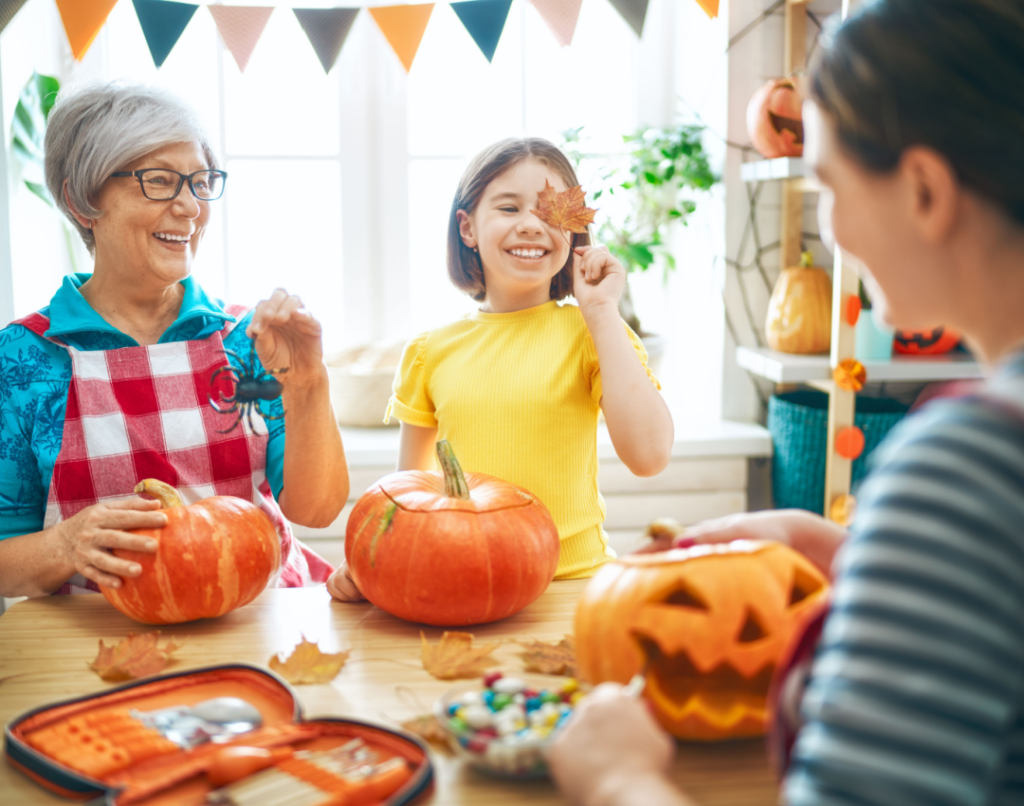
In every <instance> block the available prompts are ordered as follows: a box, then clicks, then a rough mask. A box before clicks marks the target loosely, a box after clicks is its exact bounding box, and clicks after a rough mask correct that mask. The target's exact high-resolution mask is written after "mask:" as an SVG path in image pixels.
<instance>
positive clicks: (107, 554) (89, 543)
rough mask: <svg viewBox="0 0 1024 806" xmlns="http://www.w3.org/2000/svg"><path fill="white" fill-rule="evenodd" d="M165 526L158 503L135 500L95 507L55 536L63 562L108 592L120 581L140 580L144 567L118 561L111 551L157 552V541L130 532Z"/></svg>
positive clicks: (55, 530) (68, 522)
mask: <svg viewBox="0 0 1024 806" xmlns="http://www.w3.org/2000/svg"><path fill="white" fill-rule="evenodd" d="M166 525H167V516H166V515H165V514H164V513H163V512H160V502H159V501H149V500H146V499H143V498H132V499H129V500H125V501H111V502H109V503H102V504H93V505H92V506H91V507H86V508H85V509H83V510H82V511H81V512H79V513H78V514H76V515H73V516H72V517H70V518H68V519H67V520H66V521H61V522H60V523H58V524H57V525H56V526H54V527H53V528H52V532H53V537H54V539H55V540H56V543H57V550H58V552H59V553H60V555H61V556H60V559H63V560H64V561H65V563H66V564H68V565H70V566H72V567H73V568H74V570H75V571H77V572H78V573H80V574H81V575H82V576H84V577H85V578H86V579H91V580H92V581H93V582H95V583H97V584H99V585H106V586H107V587H108V588H119V587H121V577H137V576H138V575H139V574H140V573H141V572H142V567H141V566H140V565H139V564H138V563H134V562H131V561H130V560H122V559H119V558H118V557H115V556H114V555H113V554H112V553H111V550H112V549H127V550H130V551H144V552H154V551H156V548H157V541H156V540H154V539H153V538H152V537H147V536H145V535H137V534H130V533H129V532H128V530H129V529H160V528H162V527H164V526H166ZM72 573H74V572H72ZM67 576H68V577H70V576H71V573H69V574H67Z"/></svg>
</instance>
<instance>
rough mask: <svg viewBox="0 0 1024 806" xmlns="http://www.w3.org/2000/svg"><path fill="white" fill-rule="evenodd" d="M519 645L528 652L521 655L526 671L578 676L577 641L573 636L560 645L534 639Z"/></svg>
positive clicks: (563, 640)
mask: <svg viewBox="0 0 1024 806" xmlns="http://www.w3.org/2000/svg"><path fill="white" fill-rule="evenodd" d="M519 645H520V646H522V647H523V648H524V649H525V650H526V651H525V652H520V653H519V657H521V658H522V659H523V668H524V669H525V670H526V671H528V672H537V673H539V674H562V675H566V676H567V677H575V676H576V639H575V638H574V637H573V636H571V635H567V636H565V638H563V639H562V640H561V641H559V642H558V643H551V644H549V643H546V642H544V641H538V640H536V639H534V640H532V641H530V642H529V643H527V642H525V641H520V642H519Z"/></svg>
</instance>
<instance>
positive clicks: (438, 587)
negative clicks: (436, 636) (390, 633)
mask: <svg viewBox="0 0 1024 806" xmlns="http://www.w3.org/2000/svg"><path fill="white" fill-rule="evenodd" d="M437 455H438V459H439V462H440V466H441V468H442V471H441V472H437V471H429V472H428V471H421V470H409V471H405V472H400V473H392V474H390V475H388V476H385V477H384V478H382V479H381V480H380V481H378V482H377V483H376V484H374V485H373V487H371V488H370V489H369V490H367V492H366V493H365V494H364V495H363V496H362V498H360V499H359V501H358V502H357V503H356V506H355V508H354V509H353V510H352V514H351V515H349V519H348V528H347V530H346V533H345V559H346V560H347V561H348V565H349V569H350V572H351V574H352V579H353V580H354V581H355V583H356V585H358V586H359V590H360V591H362V593H363V595H364V596H365V597H366V598H367V599H369V600H370V601H371V602H373V603H374V604H375V605H377V607H379V608H381V609H382V610H386V611H387V612H389V613H391V614H392V615H395V616H398V617H399V618H403V619H406V620H407V621H417V622H423V623H425V624H435V625H443V626H460V625H466V624H481V623H484V622H488V621H495V620H497V619H500V618H505V617H506V616H511V615H512V614H513V613H516V612H518V611H519V610H522V609H523V608H524V607H526V605H528V604H530V602H532V601H534V600H535V599H536V598H537V597H538V596H540V595H541V594H542V593H543V592H544V590H545V588H547V586H548V583H550V582H551V580H552V578H553V577H554V575H555V569H556V568H557V567H558V552H559V542H558V530H557V529H556V528H555V524H554V521H553V520H552V519H551V515H550V513H549V512H548V510H547V507H545V506H544V504H542V503H541V502H540V500H538V499H537V498H536V497H535V496H534V495H532V494H531V493H529V492H527V491H526V490H524V489H523V488H522V487H517V486H516V485H514V484H509V483H508V482H505V481H502V480H501V479H496V478H494V477H493V476H487V475H484V474H483V473H466V474H463V472H462V469H461V468H460V467H459V464H458V461H457V460H456V459H455V455H454V453H453V452H452V449H451V446H450V445H449V444H448V442H447V441H445V440H442V441H441V442H439V443H438V444H437Z"/></svg>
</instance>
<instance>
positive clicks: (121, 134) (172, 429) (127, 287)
mask: <svg viewBox="0 0 1024 806" xmlns="http://www.w3.org/2000/svg"><path fill="white" fill-rule="evenodd" d="M226 179H227V175H226V174H225V173H224V172H223V171H221V170H219V169H218V167H217V161H216V158H215V157H214V155H213V151H212V149H211V148H210V145H209V142H208V141H207V139H206V136H205V134H204V133H203V130H202V128H201V126H200V125H199V124H198V122H197V120H196V118H195V116H194V115H193V113H192V112H191V111H190V110H189V109H188V108H187V107H186V106H184V105H183V104H182V103H181V102H180V101H178V100H177V99H175V98H174V97H172V96H169V95H167V94H166V93H164V92H163V91H160V90H157V89H154V88H150V87H143V86H129V85H118V84H110V85H106V86H99V85H90V86H86V87H83V88H81V89H78V90H73V89H72V90H65V91H63V92H62V93H61V95H60V97H59V99H58V102H57V104H56V106H55V107H54V109H53V111H52V113H51V115H50V119H49V128H48V131H47V135H46V180H47V185H48V186H49V189H50V192H51V194H52V195H53V198H54V199H55V200H56V202H57V204H58V206H59V207H60V208H61V210H62V211H63V212H64V213H65V215H67V217H68V218H69V219H70V220H71V222H72V223H73V224H74V226H75V228H76V229H77V230H78V232H79V233H80V234H81V236H82V239H83V240H84V241H85V243H86V245H87V246H88V247H89V250H90V252H92V253H93V255H94V256H95V266H94V270H93V273H92V274H79V275H76V276H70V277H66V278H65V279H64V283H63V285H62V286H61V288H60V289H59V290H58V291H57V293H56V294H55V295H54V297H53V299H52V300H51V301H50V304H49V306H47V307H46V308H44V309H42V310H41V311H39V312H37V313H34V314H31V315H29V316H27V317H25V318H24V319H21V320H19V321H16V322H13V323H11V324H10V325H9V326H7V327H6V328H4V329H3V330H2V331H0V594H2V595H4V596H23V595H27V596H40V595H45V594H49V593H72V592H80V591H85V590H97V585H108V586H112V587H118V586H120V585H121V580H122V579H123V578H131V577H134V576H136V575H138V574H139V573H140V570H141V569H140V566H139V565H138V564H137V563H134V562H131V561H128V560H124V559H119V558H118V557H116V556H115V555H114V554H113V552H112V550H113V549H132V550H135V551H144V552H146V551H154V550H155V548H156V544H155V542H154V541H153V540H151V539H148V538H144V537H142V536H140V535H137V534H133V533H132V530H134V529H140V528H153V527H160V526H162V525H163V524H165V523H166V517H165V516H164V515H163V514H162V513H160V512H159V511H158V506H159V505H158V503H157V502H156V501H150V500H144V499H142V498H139V497H135V496H134V495H133V493H132V490H133V488H134V486H135V484H136V483H137V482H138V481H140V480H141V479H144V478H154V479H158V480H160V481H163V482H166V483H168V484H170V485H172V486H173V487H175V488H177V489H178V491H179V493H180V494H181V495H182V497H183V498H184V499H185V502H186V503H193V502H195V501H197V500H199V499H201V498H206V497H209V496H211V495H233V496H238V497H239V498H243V499H246V500H248V501H251V502H253V503H254V504H255V505H257V506H258V507H260V508H261V509H262V510H263V511H264V512H265V513H266V514H267V515H268V516H269V517H270V519H271V520H272V521H273V523H274V526H275V528H276V529H277V532H278V535H279V537H280V540H281V549H282V566H281V567H282V570H281V573H280V575H279V577H278V579H277V580H276V584H277V585H278V586H288V587H290V586H301V585H309V584H313V583H320V582H323V581H325V580H326V579H327V577H328V576H329V575H330V573H331V571H332V570H333V569H332V568H331V566H330V565H329V564H328V563H327V562H326V561H324V560H323V559H322V558H320V557H319V556H317V555H316V554H315V553H313V552H312V551H310V550H309V549H308V548H306V547H305V546H303V545H302V544H301V543H299V541H298V540H296V539H295V538H294V536H293V535H292V533H291V529H290V527H289V523H288V522H289V521H294V522H295V523H299V524H303V525H307V526H326V525H327V524H329V523H330V522H331V521H332V520H333V519H334V518H335V517H336V516H337V515H338V513H339V512H340V511H341V508H342V506H343V505H344V502H345V500H346V498H347V497H348V470H347V467H346V463H345V455H344V451H343V449H342V444H341V436H340V434H339V432H338V427H337V424H336V422H335V420H334V417H333V414H332V411H331V406H330V400H329V395H328V384H327V372H326V368H325V367H324V364H323V361H322V348H321V329H320V325H319V323H318V322H317V321H316V320H315V319H314V318H313V317H312V316H310V314H309V313H308V312H306V311H305V310H304V309H303V307H302V303H301V301H300V300H299V299H298V298H297V297H294V296H289V295H288V294H287V292H285V291H283V290H281V289H278V290H277V291H275V292H274V294H273V295H272V296H271V297H270V299H268V300H265V301H263V302H261V303H259V304H258V305H257V306H256V308H255V309H253V310H251V311H249V312H247V313H246V312H244V311H243V310H242V309H235V308H225V307H224V306H223V305H222V304H221V303H219V302H218V301H217V300H214V299H212V298H210V297H208V296H207V295H206V294H205V293H204V292H203V290H202V288H200V287H199V285H198V284H197V283H196V282H195V281H194V280H193V279H192V277H191V276H190V275H191V271H192V263H193V260H194V258H195V255H196V251H197V250H198V249H199V244H200V242H201V241H202V238H203V235H204V234H205V232H206V228H207V226H208V225H209V223H210V216H211V212H212V209H213V207H214V206H215V205H216V204H217V199H218V198H220V196H221V194H222V193H223V191H224V184H225V180H226ZM226 351H230V352H231V353H233V354H234V356H232V357H231V358H230V362H231V363H230V365H229V356H228V354H227V353H226ZM252 364H254V365H255V367H256V371H257V372H258V373H260V372H263V368H264V367H266V368H270V369H268V371H270V372H273V373H274V376H275V377H276V378H277V380H278V381H279V382H280V383H281V386H282V387H283V391H282V393H281V396H280V398H279V399H276V400H273V401H272V402H270V403H269V404H268V403H267V402H263V403H262V404H261V408H262V412H263V413H264V414H266V415H267V425H268V426H269V433H268V428H267V427H266V426H264V425H263V421H262V419H261V418H260V417H254V418H253V425H254V427H251V426H250V422H249V419H248V418H242V419H241V420H240V421H238V416H239V412H231V411H223V410H225V409H229V408H230V401H229V402H228V403H224V402H222V400H223V398H224V397H230V396H231V394H232V391H233V389H232V388H231V383H230V381H229V380H228V379H229V378H230V373H229V372H227V371H225V372H221V373H220V374H219V375H217V377H216V378H214V376H215V374H216V373H217V372H218V370H220V369H222V368H227V367H228V366H232V367H234V368H235V370H236V376H237V374H241V373H242V372H243V371H244V367H245V365H252ZM282 370H286V371H282ZM211 384H213V385H211ZM211 396H212V398H213V402H214V403H216V404H217V406H216V407H215V406H214V405H213V404H212V403H211ZM218 409H220V410H221V411H218ZM282 409H283V412H282ZM282 414H283V417H282ZM286 433H287V441H286V439H285V434H286Z"/></svg>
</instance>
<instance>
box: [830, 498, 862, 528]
mask: <svg viewBox="0 0 1024 806" xmlns="http://www.w3.org/2000/svg"><path fill="white" fill-rule="evenodd" d="M856 514H857V499H856V498H854V497H853V496H852V495H846V494H843V495H837V496H836V497H835V498H833V499H832V506H830V507H829V508H828V517H829V520H831V521H834V522H835V523H838V524H839V525H840V526H845V527H849V526H850V525H851V524H852V523H853V518H854V516H855V515H856Z"/></svg>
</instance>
